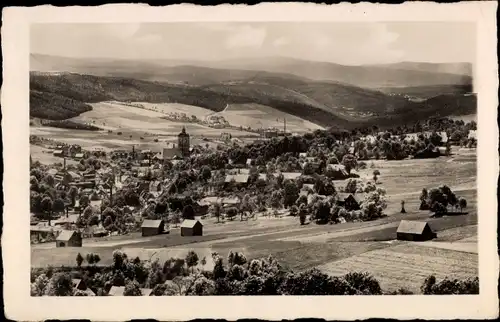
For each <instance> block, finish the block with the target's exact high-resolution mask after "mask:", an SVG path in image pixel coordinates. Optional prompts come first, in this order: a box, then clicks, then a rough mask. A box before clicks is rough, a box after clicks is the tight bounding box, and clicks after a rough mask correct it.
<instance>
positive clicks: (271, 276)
mask: <svg viewBox="0 0 500 322" xmlns="http://www.w3.org/2000/svg"><path fill="white" fill-rule="evenodd" d="M92 256H95V255H92ZM87 258H89V256H87ZM90 258H91V257H90ZM211 261H212V264H213V267H212V268H211V269H200V268H199V266H200V265H201V266H202V267H205V266H206V264H207V261H206V259H205V258H203V259H201V260H200V259H199V257H198V255H197V254H196V253H195V252H193V251H190V252H189V253H188V254H187V255H186V257H185V258H183V259H181V258H171V259H169V260H167V261H165V262H164V263H163V265H161V264H160V262H159V261H158V260H154V261H141V260H139V259H138V258H135V259H132V260H131V259H129V258H128V257H127V255H126V254H125V253H123V252H121V251H115V252H114V253H113V262H112V264H111V265H109V266H101V267H97V266H95V263H91V265H90V266H87V267H83V266H80V265H81V263H82V262H83V256H81V255H80V256H78V257H77V264H78V266H79V268H78V269H73V270H72V271H71V272H64V271H59V272H55V270H54V269H53V268H49V269H37V270H34V269H33V270H32V273H31V295H32V296H47V295H48V296H85V295H86V293H85V292H82V291H79V290H75V289H74V288H73V285H72V278H81V279H82V280H83V281H84V283H85V285H86V286H87V287H88V288H90V289H91V290H92V291H93V292H94V293H95V294H97V295H100V296H103V295H107V292H109V289H110V288H111V286H125V291H124V295H125V296H140V295H142V291H141V288H150V289H152V293H151V295H154V296H162V295H198V296H199V295H381V294H412V292H411V291H409V290H408V289H405V288H402V289H399V290H396V291H391V292H384V291H383V290H382V289H381V287H380V283H379V282H378V281H377V280H376V279H375V278H374V277H373V276H371V275H370V274H369V273H366V272H353V273H348V274H345V275H343V276H337V277H333V276H329V275H327V274H324V273H322V272H321V271H319V270H317V269H310V270H307V271H303V272H299V273H297V272H293V271H288V270H286V269H284V268H283V267H282V266H281V265H280V264H279V263H278V262H277V261H276V259H274V258H273V257H272V256H269V257H267V258H261V259H252V260H249V259H247V257H246V256H245V255H244V254H242V253H240V252H229V254H228V256H227V258H226V259H225V260H224V258H223V257H222V256H221V255H220V254H218V253H213V254H212V256H211ZM89 263H90V262H89ZM421 292H422V293H423V294H478V293H479V281H478V279H477V278H474V279H466V280H452V279H448V278H445V279H444V280H442V281H440V282H438V281H437V280H436V278H435V277H434V276H429V277H428V278H427V279H426V280H425V281H424V282H423V284H422V286H421Z"/></svg>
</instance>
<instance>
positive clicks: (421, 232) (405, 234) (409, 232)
mask: <svg viewBox="0 0 500 322" xmlns="http://www.w3.org/2000/svg"><path fill="white" fill-rule="evenodd" d="M433 238H436V233H435V232H433V231H432V229H431V227H430V226H429V223H428V222H425V221H410V220H401V223H400V224H399V227H398V230H397V239H398V240H410V241H426V240H431V239H433Z"/></svg>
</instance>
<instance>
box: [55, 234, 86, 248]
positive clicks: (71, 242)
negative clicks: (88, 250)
mask: <svg viewBox="0 0 500 322" xmlns="http://www.w3.org/2000/svg"><path fill="white" fill-rule="evenodd" d="M56 247H82V235H81V234H80V233H78V232H76V231H74V230H62V231H61V233H60V234H59V236H57V238H56Z"/></svg>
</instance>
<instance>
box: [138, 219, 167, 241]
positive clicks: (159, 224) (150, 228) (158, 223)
mask: <svg viewBox="0 0 500 322" xmlns="http://www.w3.org/2000/svg"><path fill="white" fill-rule="evenodd" d="M164 229H165V222H164V221H163V220H148V219H146V220H144V221H143V222H142V226H141V232H142V237H147V236H155V235H160V234H162V233H163V231H164Z"/></svg>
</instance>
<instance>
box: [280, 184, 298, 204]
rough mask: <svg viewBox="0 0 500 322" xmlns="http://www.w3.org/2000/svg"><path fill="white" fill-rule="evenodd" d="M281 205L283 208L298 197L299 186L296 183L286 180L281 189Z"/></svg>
mask: <svg viewBox="0 0 500 322" xmlns="http://www.w3.org/2000/svg"><path fill="white" fill-rule="evenodd" d="M283 192H284V193H283V205H284V206H285V208H288V207H289V206H291V205H293V204H294V203H295V201H296V200H297V198H298V197H299V188H298V187H297V184H296V183H295V182H293V181H291V180H286V181H285V184H284V189H283Z"/></svg>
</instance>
